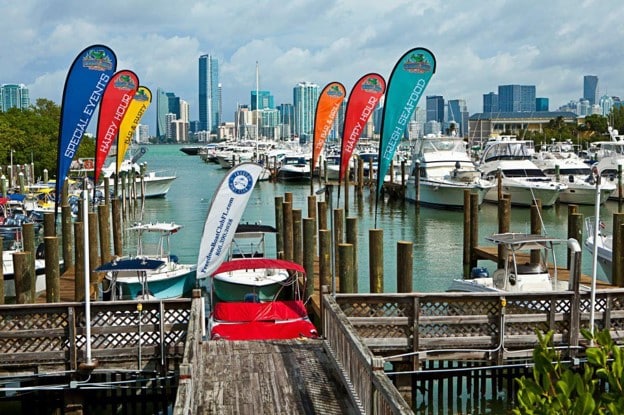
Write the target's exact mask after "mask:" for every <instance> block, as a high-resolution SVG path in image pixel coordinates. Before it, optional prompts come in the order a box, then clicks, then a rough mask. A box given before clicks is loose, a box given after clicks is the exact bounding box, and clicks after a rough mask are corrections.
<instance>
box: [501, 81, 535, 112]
mask: <svg viewBox="0 0 624 415" xmlns="http://www.w3.org/2000/svg"><path fill="white" fill-rule="evenodd" d="M498 111H500V112H532V111H535V85H499V86H498Z"/></svg>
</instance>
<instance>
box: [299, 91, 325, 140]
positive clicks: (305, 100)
mask: <svg viewBox="0 0 624 415" xmlns="http://www.w3.org/2000/svg"><path fill="white" fill-rule="evenodd" d="M318 97H319V86H318V85H317V84H313V83H311V82H300V83H298V84H297V85H296V86H295V87H294V88H293V106H294V108H295V129H294V133H295V134H296V135H298V136H299V140H300V141H301V142H310V141H311V140H312V135H313V133H314V115H315V113H316V103H317V101H318Z"/></svg>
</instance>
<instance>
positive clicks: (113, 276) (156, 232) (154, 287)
mask: <svg viewBox="0 0 624 415" xmlns="http://www.w3.org/2000/svg"><path fill="white" fill-rule="evenodd" d="M181 228H182V225H178V224H176V223H172V222H156V223H142V224H136V225H134V226H132V227H130V228H129V229H128V231H129V232H131V233H134V234H135V238H136V253H135V254H133V255H128V256H126V257H121V258H115V259H114V260H113V261H112V262H111V265H110V266H111V267H113V268H112V269H113V270H114V271H111V270H109V269H107V268H102V269H100V272H106V275H105V279H106V281H107V282H108V287H107V288H106V289H105V292H106V293H107V296H108V297H110V298H111V299H136V298H157V299H168V298H179V297H182V296H183V295H184V294H185V293H187V292H189V291H190V290H191V289H192V288H193V287H194V286H195V270H196V268H197V265H196V264H181V263H179V261H178V258H177V256H176V255H173V254H172V253H171V241H170V239H171V235H173V234H175V233H177V232H178V231H179V230H180V229H181ZM133 260H134V261H135V262H132V261H133ZM147 260H156V261H160V262H161V264H160V266H159V267H157V268H148V269H145V268H141V269H140V270H141V271H144V272H137V270H136V269H135V268H136V267H137V266H139V265H140V262H141V261H147ZM115 264H119V265H118V267H117V268H115V266H116V265H115ZM133 267H135V268H133ZM126 268H128V269H126Z"/></svg>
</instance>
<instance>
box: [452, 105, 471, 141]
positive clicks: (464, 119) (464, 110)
mask: <svg viewBox="0 0 624 415" xmlns="http://www.w3.org/2000/svg"><path fill="white" fill-rule="evenodd" d="M469 117H470V114H468V106H467V105H466V100H465V99H450V100H449V102H448V111H447V121H448V122H449V124H450V123H453V122H454V123H456V124H457V126H458V128H457V130H456V131H455V132H456V133H457V135H459V136H460V137H468V118H469Z"/></svg>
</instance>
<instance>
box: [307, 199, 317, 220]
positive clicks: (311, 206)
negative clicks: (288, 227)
mask: <svg viewBox="0 0 624 415" xmlns="http://www.w3.org/2000/svg"><path fill="white" fill-rule="evenodd" d="M308 218H310V219H314V221H315V222H316V195H308Z"/></svg>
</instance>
